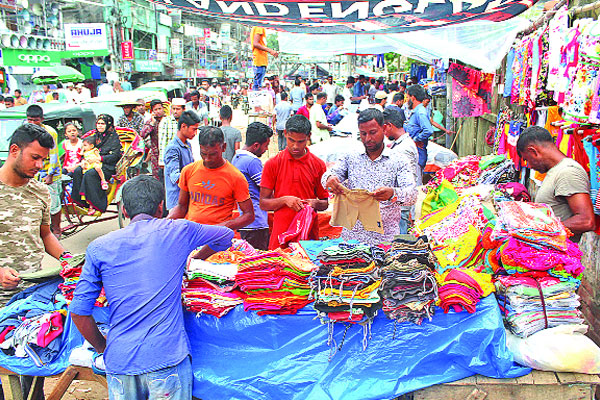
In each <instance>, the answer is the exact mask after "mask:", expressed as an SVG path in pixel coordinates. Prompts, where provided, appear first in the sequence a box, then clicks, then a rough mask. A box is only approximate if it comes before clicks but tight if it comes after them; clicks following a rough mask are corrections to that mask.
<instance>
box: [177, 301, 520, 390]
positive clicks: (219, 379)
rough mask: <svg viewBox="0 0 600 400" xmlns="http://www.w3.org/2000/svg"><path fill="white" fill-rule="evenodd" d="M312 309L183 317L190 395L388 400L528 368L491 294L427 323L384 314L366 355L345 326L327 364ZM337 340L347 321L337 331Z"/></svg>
mask: <svg viewBox="0 0 600 400" xmlns="http://www.w3.org/2000/svg"><path fill="white" fill-rule="evenodd" d="M315 315H316V313H315V311H314V310H312V307H311V306H307V307H305V308H304V309H302V310H300V311H299V313H298V314H297V315H278V316H258V315H256V313H254V312H249V313H247V312H244V310H243V308H242V307H237V308H236V309H234V310H232V311H231V312H230V313H229V314H227V315H226V316H225V317H223V318H221V319H217V318H215V317H212V316H202V317H200V318H197V317H196V316H195V315H194V314H191V313H186V314H185V323H186V329H187V331H188V333H189V335H190V341H191V343H192V364H193V369H194V375H195V376H194V378H195V380H194V396H196V397H199V398H201V399H202V400H212V399H215V400H216V399H218V400H221V399H248V400H249V399H253V400H258V399H261V400H268V399H277V400H280V399H344V400H353V399H357V400H358V399H360V400H368V399H377V400H381V399H392V398H394V397H396V396H399V395H401V394H403V393H408V392H412V391H414V390H417V389H421V388H424V387H427V386H431V385H434V384H438V383H443V382H451V381H455V380H458V379H462V378H465V377H468V376H471V375H474V374H481V375H485V376H489V377H493V378H515V377H518V376H522V375H525V374H528V373H529V372H530V371H531V370H530V369H528V368H524V367H521V366H519V365H517V364H515V363H513V361H512V355H511V354H510V353H509V352H508V350H507V348H506V343H505V335H504V328H503V325H502V318H501V316H500V311H499V309H498V305H497V303H496V300H495V298H494V296H488V297H487V298H485V299H482V301H481V302H480V303H479V304H478V305H477V312H476V313H475V314H468V313H466V312H461V313H455V312H450V313H449V314H444V313H443V311H442V310H441V309H440V308H436V314H435V316H434V318H433V320H432V322H429V321H425V322H423V325H421V326H417V325H414V324H412V323H403V324H397V325H396V333H395V339H392V336H393V335H394V323H393V322H392V321H390V320H388V319H387V318H386V317H385V316H384V315H383V313H380V314H379V315H378V316H377V317H376V318H375V321H374V323H373V326H372V338H371V340H369V342H368V346H367V349H366V350H365V351H363V344H362V343H363V330H362V327H361V326H351V328H350V329H349V330H348V332H347V334H346V340H345V342H344V344H343V346H342V348H341V350H339V351H338V352H337V353H336V354H335V355H334V356H333V357H332V360H331V362H329V361H328V358H329V354H330V348H329V346H327V344H326V342H327V332H328V330H327V326H325V325H321V324H320V322H319V320H318V319H315ZM335 328H336V329H335V332H334V339H335V341H336V342H337V343H338V344H339V343H340V342H341V340H342V336H343V331H344V327H343V326H341V325H337V326H336V327H335Z"/></svg>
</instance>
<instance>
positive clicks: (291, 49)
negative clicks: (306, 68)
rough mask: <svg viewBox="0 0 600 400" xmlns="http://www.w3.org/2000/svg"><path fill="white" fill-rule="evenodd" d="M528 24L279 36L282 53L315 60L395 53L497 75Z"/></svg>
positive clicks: (469, 24) (483, 23)
mask: <svg viewBox="0 0 600 400" xmlns="http://www.w3.org/2000/svg"><path fill="white" fill-rule="evenodd" d="M529 24H530V22H529V21H528V20H526V19H524V18H512V19H509V20H507V21H503V22H489V21H473V22H466V23H463V24H457V25H452V26H445V27H441V28H435V29H429V30H426V31H419V32H406V33H398V34H391V35H374V34H371V35H365V34H361V35H308V34H293V33H279V50H280V51H282V52H284V53H290V54H307V53H309V54H311V55H313V56H317V55H320V56H324V55H336V54H381V53H387V52H396V53H399V54H402V55H404V56H407V57H411V58H415V59H418V60H422V61H425V62H431V60H433V59H439V58H444V59H448V58H455V59H458V60H460V61H462V62H464V63H466V64H469V65H472V66H474V67H476V68H479V69H482V70H484V71H487V72H494V71H495V70H496V69H497V67H498V66H499V65H500V63H501V62H502V58H504V56H505V55H506V53H507V52H508V50H509V48H510V46H511V44H512V42H513V41H514V39H515V37H516V35H517V33H519V32H520V31H521V30H523V29H524V28H526V27H527V26H529Z"/></svg>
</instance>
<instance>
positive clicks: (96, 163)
mask: <svg viewBox="0 0 600 400" xmlns="http://www.w3.org/2000/svg"><path fill="white" fill-rule="evenodd" d="M80 165H81V169H83V173H84V174H85V173H86V172H87V171H89V170H90V169H92V168H94V169H95V170H96V172H97V173H98V176H99V177H100V186H101V187H102V190H107V189H108V182H106V179H105V178H104V172H102V160H101V158H100V151H99V150H98V149H97V148H96V136H94V135H91V136H88V137H85V138H83V160H81V163H80ZM95 212H96V210H94V209H93V208H92V207H90V214H92V215H93V214H94V213H95Z"/></svg>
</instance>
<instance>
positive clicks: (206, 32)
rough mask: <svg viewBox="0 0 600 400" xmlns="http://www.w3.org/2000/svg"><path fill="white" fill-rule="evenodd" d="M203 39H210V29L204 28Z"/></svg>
mask: <svg viewBox="0 0 600 400" xmlns="http://www.w3.org/2000/svg"><path fill="white" fill-rule="evenodd" d="M204 37H205V38H206V39H210V29H209V28H204Z"/></svg>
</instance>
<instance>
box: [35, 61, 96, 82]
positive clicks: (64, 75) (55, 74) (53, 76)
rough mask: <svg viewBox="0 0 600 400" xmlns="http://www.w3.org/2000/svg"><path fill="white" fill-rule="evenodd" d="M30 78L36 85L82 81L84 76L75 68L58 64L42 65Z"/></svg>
mask: <svg viewBox="0 0 600 400" xmlns="http://www.w3.org/2000/svg"><path fill="white" fill-rule="evenodd" d="M31 78H32V79H33V83H35V84H37V85H43V84H50V83H57V82H62V83H65V82H82V81H83V80H85V76H83V74H82V73H81V72H79V71H77V70H76V69H75V68H71V67H67V66H64V65H59V66H55V67H44V68H40V70H38V71H36V72H35V73H34V74H33V75H32V76H31Z"/></svg>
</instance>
